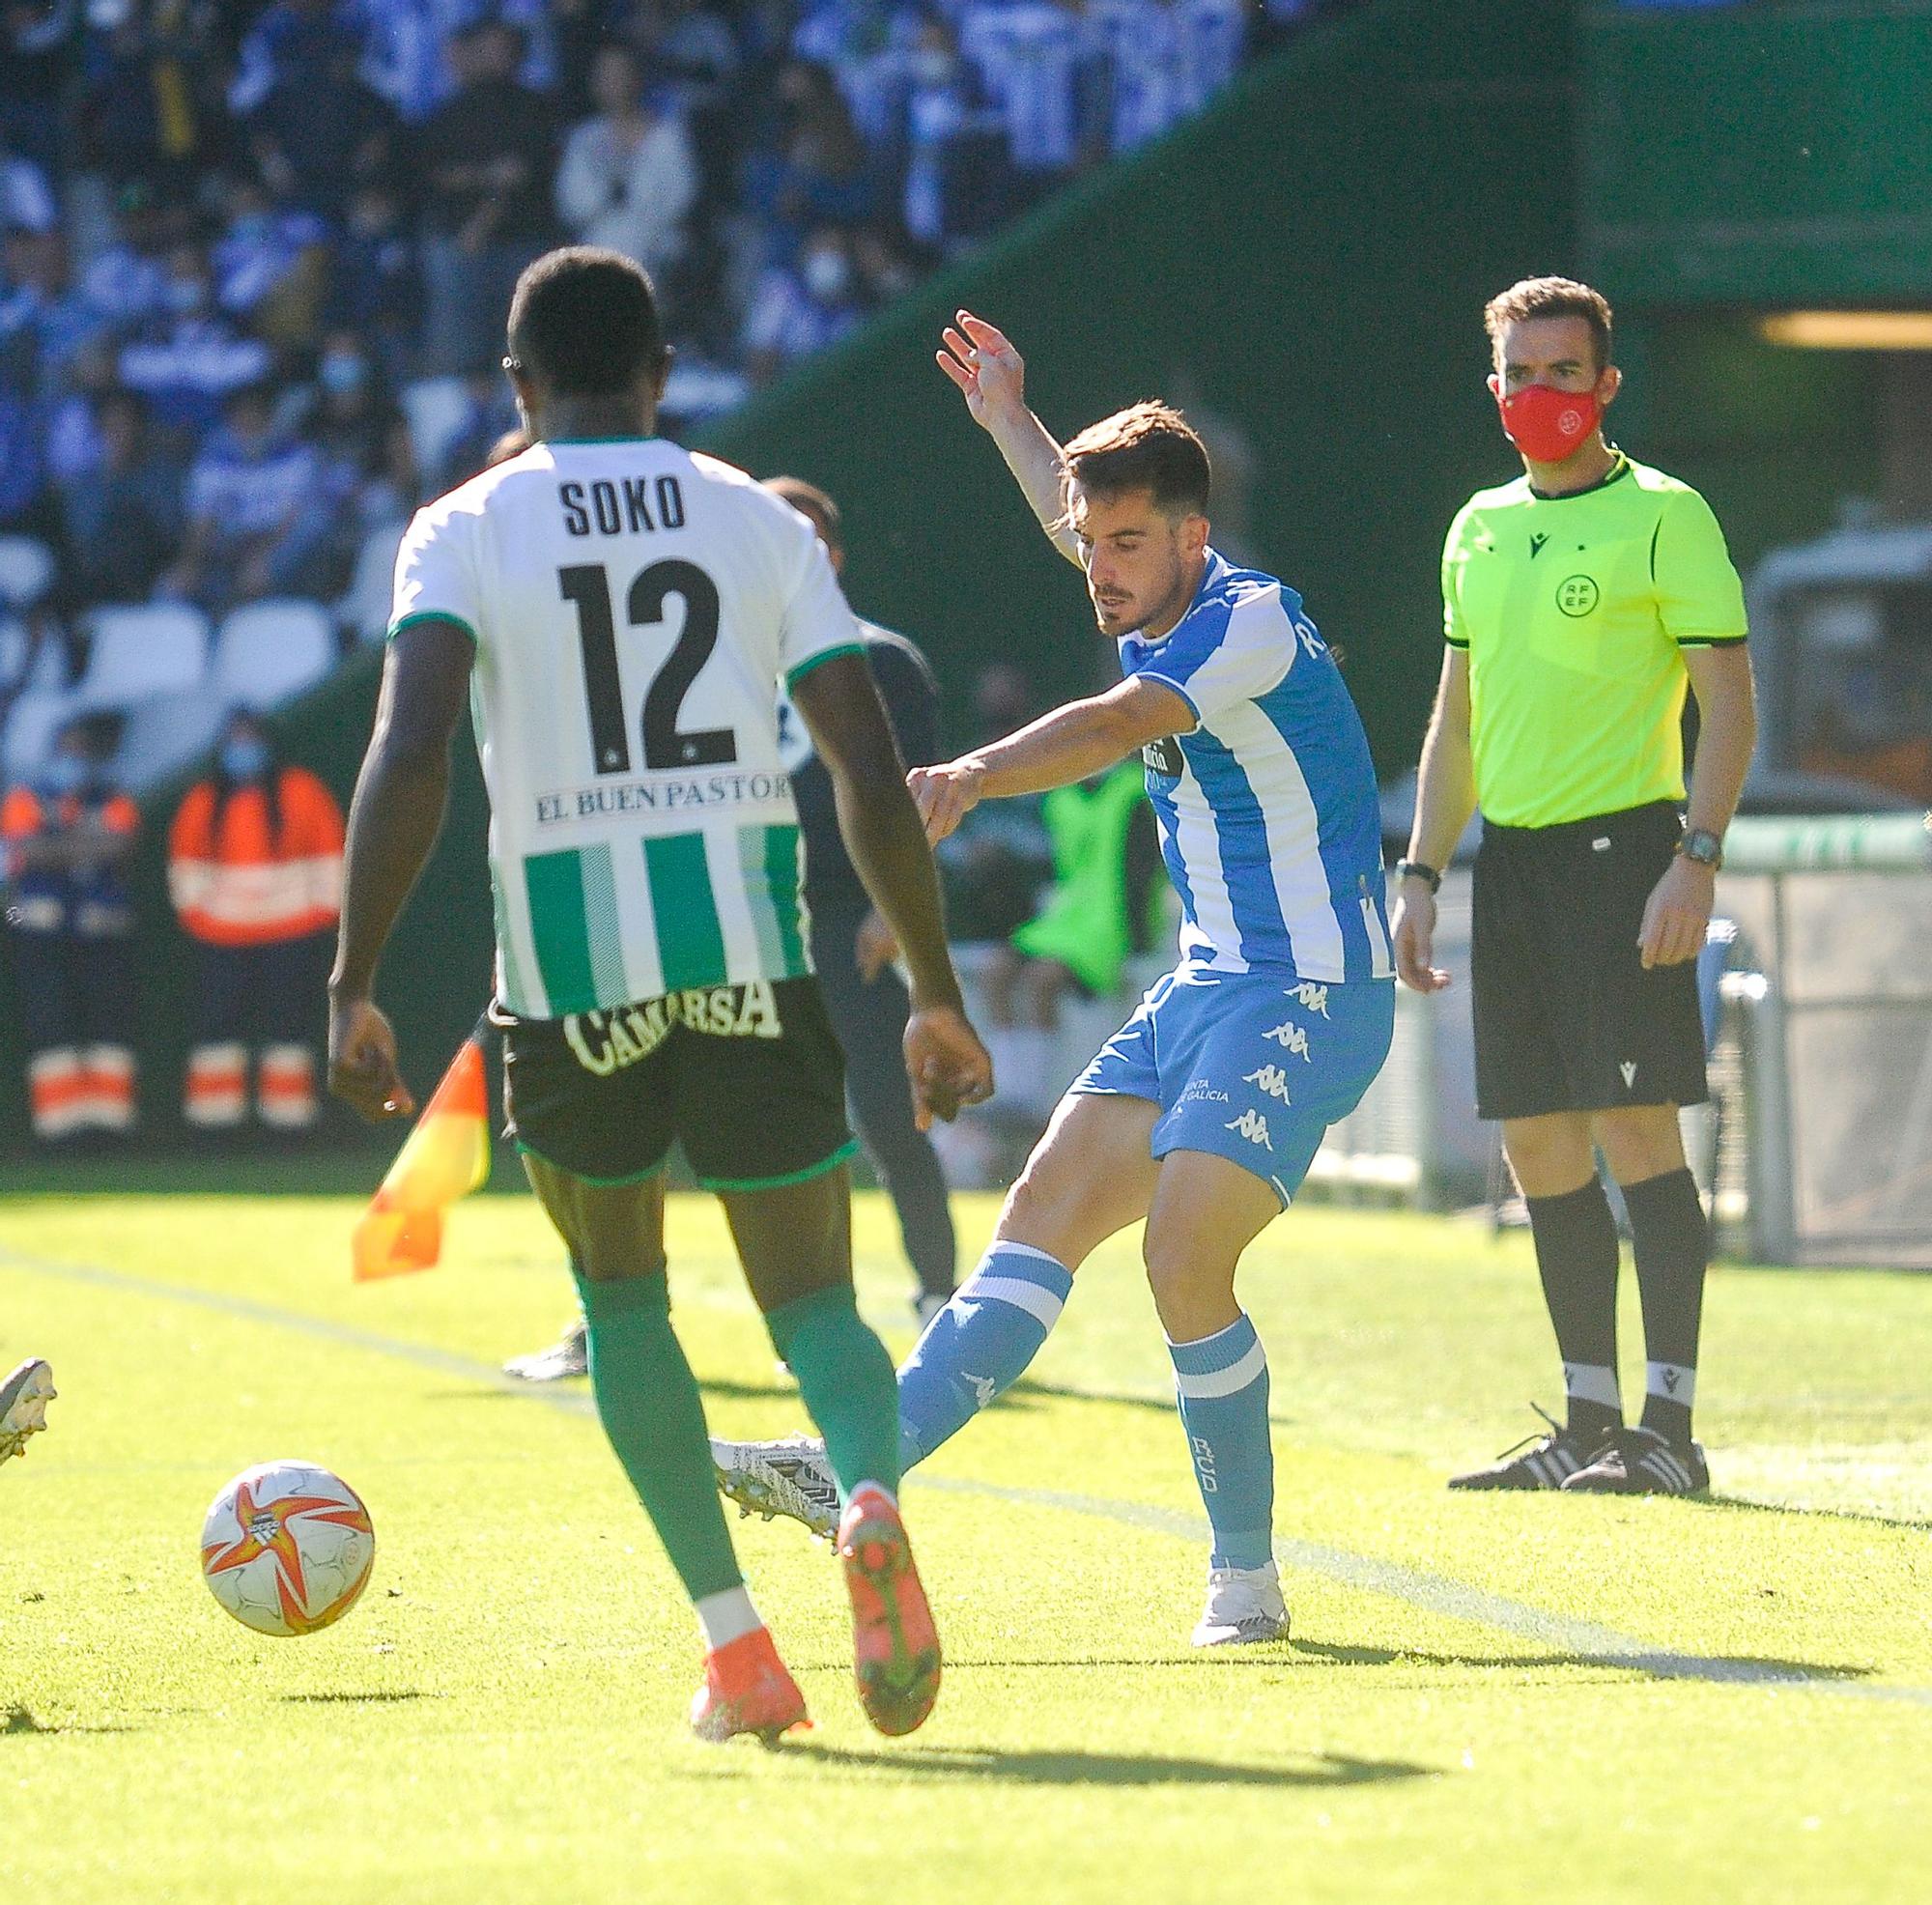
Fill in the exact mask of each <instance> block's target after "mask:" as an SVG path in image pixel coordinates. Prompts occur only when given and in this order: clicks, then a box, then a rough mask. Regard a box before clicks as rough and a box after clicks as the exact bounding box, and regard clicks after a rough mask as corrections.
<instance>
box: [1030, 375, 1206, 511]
mask: <svg viewBox="0 0 1932 1905" xmlns="http://www.w3.org/2000/svg"><path fill="white" fill-rule="evenodd" d="M1062 454H1063V456H1064V458H1065V470H1066V481H1067V482H1068V483H1078V484H1079V485H1080V487H1081V488H1082V489H1083V490H1085V491H1086V492H1087V494H1088V495H1089V496H1094V497H1106V498H1112V497H1122V496H1125V495H1127V493H1128V492H1129V491H1132V490H1149V491H1151V492H1152V495H1153V501H1154V507H1155V508H1156V509H1158V510H1159V511H1160V512H1161V513H1162V514H1163V515H1165V516H1205V515H1207V513H1208V491H1209V488H1210V486H1211V483H1212V471H1211V469H1209V466H1208V446H1207V444H1206V443H1204V442H1203V441H1201V438H1200V434H1199V433H1198V432H1197V431H1196V430H1195V428H1194V426H1193V425H1192V424H1191V423H1189V422H1188V420H1187V419H1186V418H1185V417H1184V416H1182V415H1181V413H1180V412H1179V411H1178V410H1176V409H1174V408H1173V406H1172V405H1169V404H1163V403H1157V402H1152V401H1150V402H1147V403H1141V404H1132V405H1129V406H1128V408H1127V409H1125V410H1123V411H1116V412H1115V413H1114V414H1113V415H1112V416H1107V417H1102V418H1101V419H1100V421H1099V422H1098V423H1090V424H1089V425H1088V426H1087V428H1086V429H1085V430H1083V431H1081V433H1080V434H1079V436H1077V437H1075V438H1074V439H1073V440H1072V441H1071V442H1069V443H1068V444H1067V445H1066V447H1065V451H1063V452H1062Z"/></svg>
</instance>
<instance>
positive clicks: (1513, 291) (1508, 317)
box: [1483, 278, 1613, 372]
mask: <svg viewBox="0 0 1932 1905" xmlns="http://www.w3.org/2000/svg"><path fill="white" fill-rule="evenodd" d="M1531 318H1581V319H1582V320H1583V322H1584V323H1585V324H1586V325H1588V326H1589V327H1590V335H1591V337H1593V338H1594V339H1595V340H1596V345H1597V369H1598V370H1599V371H1600V372H1601V371H1603V370H1604V369H1605V368H1606V367H1607V366H1608V364H1609V361H1610V328H1611V325H1612V323H1613V318H1612V315H1611V311H1610V300H1609V299H1607V298H1605V296H1604V294H1603V293H1602V292H1601V291H1599V290H1597V289H1596V288H1595V287H1594V286H1593V285H1587V284H1579V283H1578V282H1577V280H1576V279H1575V278H1523V279H1521V280H1520V282H1518V283H1516V284H1513V285H1511V286H1510V288H1509V289H1508V290H1507V291H1499V292H1498V293H1497V294H1496V295H1495V297H1493V298H1492V299H1490V301H1489V302H1488V303H1487V304H1486V305H1484V306H1483V328H1484V330H1486V331H1487V332H1488V333H1489V338H1490V349H1491V350H1492V351H1493V350H1494V349H1495V346H1496V340H1497V338H1499V337H1500V336H1501V335H1502V331H1503V326H1504V325H1513V324H1522V323H1525V322H1526V321H1527V320H1529V319H1531Z"/></svg>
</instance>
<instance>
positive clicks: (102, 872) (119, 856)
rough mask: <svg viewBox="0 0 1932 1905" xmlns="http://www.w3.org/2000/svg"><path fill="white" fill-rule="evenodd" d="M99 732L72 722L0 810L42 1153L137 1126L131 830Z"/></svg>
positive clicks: (0, 845)
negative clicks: (129, 869)
mask: <svg viewBox="0 0 1932 1905" xmlns="http://www.w3.org/2000/svg"><path fill="white" fill-rule="evenodd" d="M103 739H104V737H103V736H102V734H101V733H100V731H99V727H98V725H94V724H90V723H86V722H77V723H71V724H70V725H68V726H66V727H64V728H63V729H62V730H61V732H60V734H59V735H58V737H57V738H56V740H55V743H54V749H53V753H51V754H50V755H49V756H48V758H47V759H46V761H45V762H44V763H43V765H42V767H41V769H40V771H39V772H38V773H37V774H36V775H34V776H33V777H32V778H31V779H30V780H28V781H27V782H24V783H23V784H21V785H19V786H15V787H13V788H11V789H10V790H9V791H8V793H7V797H6V800H5V802H4V803H0V865H4V869H5V873H6V878H7V883H8V892H7V908H6V917H7V924H8V927H9V933H8V937H9V939H10V941H11V943H12V949H13V954H14V999H15V1001H16V1004H17V1008H18V1010H19V1013H20V1021H21V1025H20V1030H21V1035H22V1043H23V1045H24V1046H25V1048H26V1053H27V1099H28V1109H29V1113H30V1116H31V1119H32V1123H33V1132H34V1136H35V1137H36V1139H38V1140H39V1141H40V1142H42V1143H43V1144H54V1143H62V1142H69V1141H71V1140H73V1139H74V1138H76V1137H78V1136H80V1135H81V1134H83V1133H90V1132H107V1133H112V1134H113V1135H115V1136H117V1137H125V1136H126V1135H127V1134H128V1132H130V1131H131V1130H132V1129H133V1128H134V1053H133V1038H134V1021H135V1011H134V961H133V947H132V932H133V909H132V907H131V905H130V903H129V899H128V885H127V878H126V866H127V859H128V850H129V848H130V847H131V846H132V845H133V842H134V836H135V832H136V829H137V827H138V826H139V823H140V815H139V813H138V811H137V810H136V809H135V807H134V803H133V802H132V801H131V800H129V799H128V796H127V795H126V793H124V792H123V791H122V790H121V789H120V788H118V787H117V786H116V785H115V784H114V782H113V781H112V779H111V777H110V776H109V773H108V771H107V766H106V753H107V751H106V749H105V747H104V746H103Z"/></svg>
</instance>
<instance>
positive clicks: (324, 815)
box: [168, 767, 342, 946]
mask: <svg viewBox="0 0 1932 1905" xmlns="http://www.w3.org/2000/svg"><path fill="white" fill-rule="evenodd" d="M280 791H281V808H282V827H281V833H280V835H279V836H278V837H277V838H276V839H270V838H269V802H268V796H267V795H266V794H265V793H264V792H263V790H262V789H261V788H260V787H242V788H241V789H239V790H238V791H237V792H235V793H233V794H231V795H230V796H229V800H228V805H227V807H226V808H225V809H224V810H223V811H222V815H221V828H220V833H219V837H218V838H217V837H216V832H215V826H214V782H213V781H203V782H198V783H197V784H196V785H195V786H194V787H192V788H190V789H189V791H188V796H187V798H186V799H185V801H183V802H182V804H181V811H180V812H178V813H177V814H176V815H175V822H174V826H173V827H172V828H171V829H170V830H169V833H168V894H169V896H170V897H171V898H172V899H173V901H174V906H175V911H176V913H177V914H179V915H180V917H181V923H182V926H183V929H184V930H185V931H186V932H187V933H188V934H189V935H190V936H191V937H193V938H195V939H199V940H203V941H205V942H207V943H208V944H209V945H211V946H271V945H274V944H276V943H277V942H279V941H281V940H285V939H300V938H302V937H303V936H304V935H306V934H309V933H317V932H324V931H327V929H328V928H329V927H330V926H332V925H334V924H335V923H336V921H337V920H338V919H339V918H340V917H341V914H342V810H341V809H340V808H339V807H337V806H336V804H335V796H334V795H333V794H331V793H330V792H329V791H328V789H327V787H326V786H324V785H323V783H322V782H320V781H319V780H317V779H316V777H315V776H314V775H313V774H311V773H310V772H309V771H308V770H307V769H306V768H304V767H285V768H283V769H282V770H281V781H280Z"/></svg>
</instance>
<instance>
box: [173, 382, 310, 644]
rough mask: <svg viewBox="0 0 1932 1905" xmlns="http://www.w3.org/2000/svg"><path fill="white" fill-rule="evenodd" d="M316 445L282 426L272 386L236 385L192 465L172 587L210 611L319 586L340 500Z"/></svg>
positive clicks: (178, 594) (220, 612) (295, 593)
mask: <svg viewBox="0 0 1932 1905" xmlns="http://www.w3.org/2000/svg"><path fill="white" fill-rule="evenodd" d="M321 475H322V469H321V460H320V459H319V458H318V457H317V455H316V452H315V449H314V447H313V446H312V445H310V444H308V443H305V442H303V441H301V440H300V439H299V438H298V437H297V436H296V435H295V434H294V433H293V432H292V431H290V430H288V429H286V428H285V427H283V426H282V425H281V424H280V423H279V422H278V420H277V418H276V414H275V401H274V395H273V393H272V391H270V389H269V388H268V387H267V386H266V385H263V384H251V385H250V386H249V387H248V388H246V389H244V390H238V391H237V392H236V393H235V394H234V395H233V396H232V397H230V398H229V399H228V401H227V403H226V405H225V406H224V407H223V410H222V424H221V428H220V429H218V430H216V431H215V432H213V435H211V436H210V438H209V440H208V442H207V444H206V446H205V447H204V448H203V450H202V453H201V455H200V456H199V457H197V458H196V459H195V463H194V468H193V469H190V470H189V472H188V483H187V538H186V545H185V548H184V550H183V552H182V557H181V560H180V561H179V562H178V563H177V564H176V565H175V567H174V568H173V569H172V570H170V571H169V572H168V575H167V577H166V578H165V583H164V585H165V587H166V590H167V592H168V593H169V594H171V595H177V596H180V597H182V598H184V599H185V600H187V601H190V602H195V603H198V604H199V605H200V606H201V607H202V608H203V609H205V610H206V611H208V612H209V613H210V614H211V615H219V614H223V613H225V612H226V611H228V610H229V609H232V608H234V607H235V606H236V605H237V604H238V603H242V602H255V601H259V600H260V599H261V598H262V597H263V596H265V595H302V594H313V593H319V592H320V590H319V588H318V587H317V586H316V584H317V583H318V582H319V580H320V578H319V576H318V573H317V566H316V565H317V558H318V557H319V556H321V555H322V554H323V553H324V551H325V549H326V547H327V542H328V539H329V535H330V532H331V529H332V527H333V501H334V498H331V496H330V494H329V492H328V491H327V488H326V487H325V486H324V485H323V484H322V483H321V481H320V478H321Z"/></svg>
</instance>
